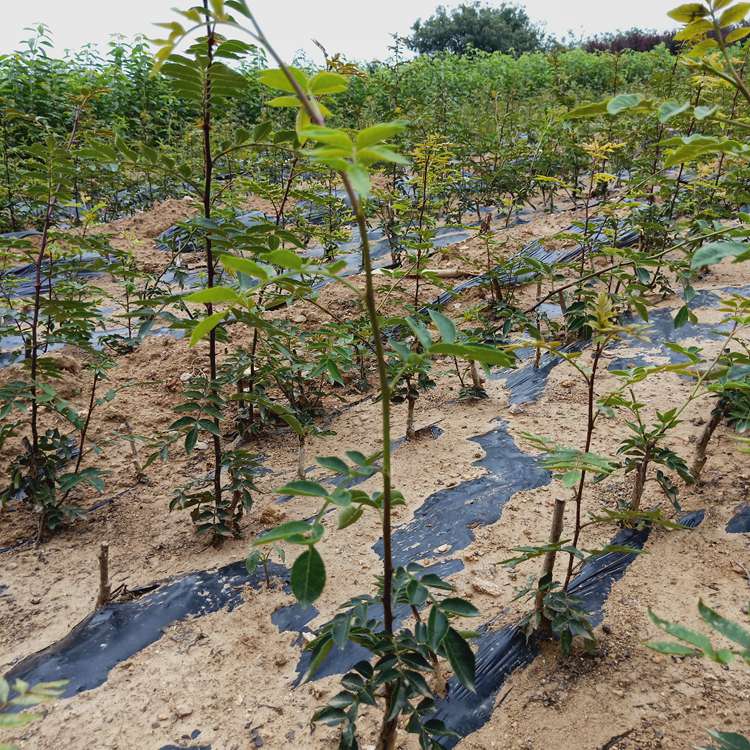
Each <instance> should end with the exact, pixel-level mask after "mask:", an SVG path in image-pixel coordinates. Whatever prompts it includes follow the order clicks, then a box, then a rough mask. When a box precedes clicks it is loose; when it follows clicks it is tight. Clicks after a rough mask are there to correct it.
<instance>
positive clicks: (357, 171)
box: [346, 164, 370, 198]
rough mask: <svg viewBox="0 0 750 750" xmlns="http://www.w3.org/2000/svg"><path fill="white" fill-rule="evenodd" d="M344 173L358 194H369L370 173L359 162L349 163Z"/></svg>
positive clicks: (363, 195) (361, 195)
mask: <svg viewBox="0 0 750 750" xmlns="http://www.w3.org/2000/svg"><path fill="white" fill-rule="evenodd" d="M346 174H347V175H348V177H349V179H350V180H351V183H352V187H353V188H354V189H355V190H356V191H357V193H358V194H359V196H360V197H362V198H366V197H367V196H368V195H369V194H370V175H369V174H368V172H367V170H366V169H365V168H364V167H362V166H360V165H359V164H350V165H349V166H348V167H347V169H346Z"/></svg>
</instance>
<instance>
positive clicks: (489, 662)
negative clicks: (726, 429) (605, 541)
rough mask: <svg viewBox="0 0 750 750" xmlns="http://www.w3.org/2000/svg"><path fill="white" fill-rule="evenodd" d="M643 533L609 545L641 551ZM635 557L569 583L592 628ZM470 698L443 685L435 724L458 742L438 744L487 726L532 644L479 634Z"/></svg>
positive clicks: (621, 556)
mask: <svg viewBox="0 0 750 750" xmlns="http://www.w3.org/2000/svg"><path fill="white" fill-rule="evenodd" d="M703 515H704V512H703V511H702V510H701V511H696V512H694V513H688V514H685V515H683V516H682V517H681V518H680V521H681V523H682V524H683V525H684V526H685V527H686V528H695V526H697V525H698V524H700V523H701V521H702V520H703ZM648 536H649V530H648V529H647V528H646V529H643V530H633V529H624V530H622V531H620V532H618V533H617V534H616V535H615V537H614V539H613V540H612V544H616V545H625V546H628V547H632V548H634V549H643V546H644V544H645V543H646V540H647V539H648ZM636 557H637V553H635V552H634V553H623V552H610V553H608V554H606V555H602V556H601V557H595V558H592V559H590V560H587V561H586V562H585V563H584V564H583V566H582V569H581V572H580V573H579V574H578V575H577V576H576V577H575V578H574V579H573V580H572V582H571V585H570V588H569V591H570V593H571V594H574V595H575V596H577V597H578V598H579V600H580V602H581V606H582V609H584V610H585V611H586V612H588V613H589V615H590V616H591V618H592V621H593V623H594V624H595V625H596V624H599V623H600V622H601V621H602V619H603V616H604V615H603V607H604V603H605V602H606V601H607V598H608V597H609V593H610V591H611V590H612V585H613V584H614V583H615V582H616V581H619V580H620V579H621V578H622V577H623V576H624V575H625V571H626V570H627V568H628V566H629V565H630V563H631V562H633V560H634V559H635V558H636ZM476 643H477V645H478V649H477V657H476V679H475V684H476V693H472V692H471V691H469V690H467V689H466V688H465V687H464V686H463V685H461V684H460V683H459V682H458V681H457V680H456V679H455V678H453V679H451V680H450V681H449V682H448V693H447V695H446V697H445V698H443V699H442V700H440V701H439V702H438V703H437V712H436V714H435V718H438V719H442V720H443V721H444V722H445V723H446V725H447V726H448V728H449V729H451V730H452V731H454V732H456V734H458V735H459V738H458V739H457V738H448V739H445V740H443V741H442V742H441V745H442V746H443V747H445V748H452V747H455V745H456V744H457V743H458V742H459V741H460V739H463V738H464V737H467V736H468V735H470V734H471V733H472V732H476V731H477V730H478V729H480V728H481V727H482V726H484V725H485V724H486V723H487V721H489V719H490V716H491V715H492V712H493V710H494V707H495V700H496V697H497V694H498V693H499V692H500V688H501V687H502V686H503V684H504V682H505V680H506V679H507V677H508V676H509V675H510V674H511V673H512V672H513V671H514V670H516V669H518V668H519V667H522V666H526V665H528V664H530V663H531V662H532V661H533V660H534V658H535V657H536V655H537V654H538V647H537V644H536V643H535V642H534V641H533V640H531V641H528V642H527V640H526V637H525V634H524V633H523V631H522V630H521V629H520V627H519V626H518V625H517V624H512V625H508V626H506V627H504V628H502V629H500V630H490V629H489V628H485V629H484V630H483V631H482V632H481V635H480V636H479V638H478V639H477V640H476Z"/></svg>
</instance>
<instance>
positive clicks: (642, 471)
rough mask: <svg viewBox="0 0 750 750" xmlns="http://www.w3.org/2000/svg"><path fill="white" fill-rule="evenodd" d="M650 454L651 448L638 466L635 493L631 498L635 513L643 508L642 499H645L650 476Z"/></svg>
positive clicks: (631, 507) (634, 485) (647, 449)
mask: <svg viewBox="0 0 750 750" xmlns="http://www.w3.org/2000/svg"><path fill="white" fill-rule="evenodd" d="M650 454H651V446H648V447H647V448H646V453H645V454H644V456H643V460H642V461H641V463H640V464H639V465H638V469H637V470H636V473H635V484H633V493H632V495H631V497H630V510H632V511H633V512H637V511H638V510H640V507H641V498H642V497H643V490H644V488H645V487H646V475H647V474H648V467H649V464H650V462H651V455H650Z"/></svg>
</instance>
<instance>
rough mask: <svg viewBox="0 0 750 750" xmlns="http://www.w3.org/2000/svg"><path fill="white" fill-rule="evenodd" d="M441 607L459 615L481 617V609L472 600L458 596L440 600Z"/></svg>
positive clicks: (445, 610) (449, 612)
mask: <svg viewBox="0 0 750 750" xmlns="http://www.w3.org/2000/svg"><path fill="white" fill-rule="evenodd" d="M440 608H441V609H442V610H443V611H444V612H448V614H451V615H458V616H459V617H479V610H478V609H477V608H476V607H475V606H474V605H473V604H472V603H471V602H467V601H466V599H459V598H458V597H450V598H448V599H443V601H441V602H440Z"/></svg>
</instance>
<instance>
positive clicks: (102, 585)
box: [96, 542, 112, 609]
mask: <svg viewBox="0 0 750 750" xmlns="http://www.w3.org/2000/svg"><path fill="white" fill-rule="evenodd" d="M111 595H112V587H111V586H110V585H109V542H102V543H101V544H100V545H99V596H98V597H97V598H96V608H97V609H101V608H102V607H104V606H105V605H106V604H109V600H110V597H111Z"/></svg>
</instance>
